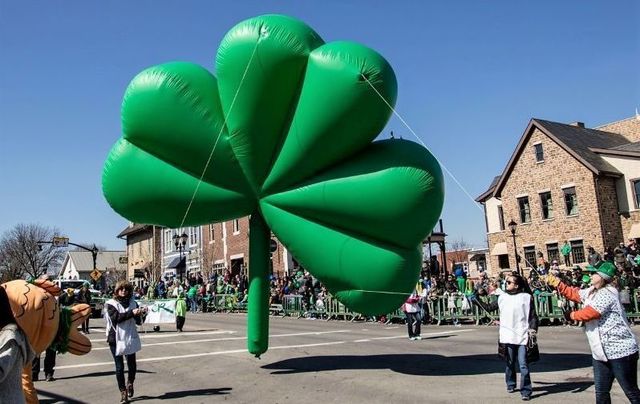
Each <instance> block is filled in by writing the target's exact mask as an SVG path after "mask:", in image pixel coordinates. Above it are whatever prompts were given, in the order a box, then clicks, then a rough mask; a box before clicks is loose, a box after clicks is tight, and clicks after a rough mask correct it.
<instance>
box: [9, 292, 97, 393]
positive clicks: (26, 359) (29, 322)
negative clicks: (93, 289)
mask: <svg viewBox="0 0 640 404" xmlns="http://www.w3.org/2000/svg"><path fill="white" fill-rule="evenodd" d="M0 288H2V289H3V290H2V291H1V292H0V310H2V313H0V314H2V316H1V320H0V325H2V328H1V331H0V366H1V368H0V374H1V375H3V379H0V402H2V403H5V402H7V403H12V404H14V403H24V402H26V403H38V394H37V392H36V390H35V387H34V386H33V381H32V378H31V377H32V375H31V373H32V370H31V360H32V359H33V358H34V357H35V355H39V354H40V353H42V352H43V351H44V350H46V349H47V348H48V347H51V348H52V349H55V350H56V351H57V352H58V353H66V352H69V353H72V354H74V355H85V354H87V353H88V352H89V351H91V342H90V341H89V339H87V337H86V336H84V335H82V334H80V333H79V332H78V326H80V325H81V324H82V323H83V322H84V321H85V320H86V319H87V318H88V317H89V315H90V314H91V307H90V306H89V305H88V304H78V305H75V306H73V307H62V306H58V302H57V301H56V299H55V298H56V296H58V295H59V294H60V288H58V287H57V286H56V285H55V284H53V283H52V282H50V281H48V280H36V281H33V282H28V281H25V280H15V281H10V282H7V283H3V284H2V285H0ZM20 373H21V374H22V376H21V382H20V377H19V376H18V375H19V374H20ZM20 383H22V386H21V385H20Z"/></svg>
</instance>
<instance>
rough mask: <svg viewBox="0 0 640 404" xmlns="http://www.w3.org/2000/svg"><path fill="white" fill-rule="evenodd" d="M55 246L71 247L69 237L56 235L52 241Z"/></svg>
mask: <svg viewBox="0 0 640 404" xmlns="http://www.w3.org/2000/svg"><path fill="white" fill-rule="evenodd" d="M51 244H53V246H54V247H63V248H66V247H69V237H54V238H53V241H52V242H51Z"/></svg>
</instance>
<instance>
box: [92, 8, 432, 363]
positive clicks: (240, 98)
mask: <svg viewBox="0 0 640 404" xmlns="http://www.w3.org/2000/svg"><path fill="white" fill-rule="evenodd" d="M216 70H217V76H218V78H217V79H216V77H214V76H213V75H212V74H211V73H209V72H208V71H207V70H205V69H204V68H202V67H200V66H197V65H194V64H190V63H182V62H176V63H166V64H162V65H158V66H154V67H151V68H149V69H147V70H144V71H143V72H142V73H140V74H138V75H137V76H136V77H135V78H134V79H133V81H132V82H131V84H130V85H129V87H128V88H127V91H126V93H125V96H124V101H123V103H122V131H123V136H122V138H120V139H119V140H118V142H117V143H116V144H115V146H114V147H113V149H112V150H111V152H110V154H109V157H108V158H107V161H106V163H105V167H104V173H103V179H102V183H103V191H104V195H105V197H106V199H107V201H108V202H109V204H110V205H111V206H112V207H113V209H114V210H115V211H116V212H118V213H119V214H121V215H122V216H124V217H126V218H127V219H129V220H131V221H134V222H138V223H149V224H158V225H162V226H167V227H179V226H181V225H185V226H187V225H189V226H192V225H200V224H205V223H211V222H219V221H223V220H229V219H233V218H238V217H241V216H246V215H250V216H251V219H250V256H249V277H250V286H249V306H248V309H249V316H248V317H249V319H248V327H249V332H248V336H249V338H248V347H249V351H250V352H252V353H254V354H256V355H259V354H261V353H263V352H265V351H266V349H267V341H268V320H269V312H268V294H269V289H268V288H269V286H268V276H267V275H268V269H269V239H270V230H271V231H273V232H274V233H275V234H276V236H277V237H278V238H279V239H280V241H281V242H282V243H283V244H284V245H285V246H286V247H287V248H288V249H289V251H290V252H291V253H292V254H293V256H294V257H296V259H297V260H298V261H299V262H300V263H302V265H303V266H304V267H305V268H306V269H308V270H309V271H310V272H311V273H312V274H314V275H315V276H316V277H318V278H319V279H320V280H321V281H322V282H323V283H324V284H325V285H326V286H327V287H328V289H329V290H330V291H331V292H332V293H333V295H334V296H335V297H337V298H338V299H339V300H340V301H341V302H343V303H344V304H345V305H346V306H348V307H349V308H351V309H353V310H355V311H358V312H361V313H365V314H380V313H386V312H389V311H391V310H394V309H396V308H397V307H399V306H400V305H401V304H402V302H403V301H404V299H405V298H406V296H407V294H408V293H410V292H411V290H412V288H413V286H414V284H415V281H416V279H417V276H418V273H419V270H420V266H421V265H420V263H421V250H420V246H421V242H422V240H423V239H424V238H425V237H426V235H427V234H428V233H429V232H430V231H431V229H432V228H433V226H434V225H435V222H436V221H437V219H438V217H439V216H440V213H441V210H442V204H443V199H444V185H443V179H442V172H441V170H440V166H439V165H438V163H437V161H436V159H435V158H434V157H433V156H432V155H431V154H430V153H429V152H428V151H427V150H426V149H424V148H423V147H421V146H419V145H417V144H415V143H412V142H408V141H404V140H393V139H391V140H383V141H377V142H372V141H373V140H374V138H375V137H376V136H377V135H378V134H379V133H380V131H381V130H382V129H383V128H384V126H385V124H386V122H387V120H388V118H389V116H390V114H391V110H390V105H394V104H395V99H396V79H395V75H394V73H393V70H392V69H391V66H389V64H388V63H387V61H386V60H384V59H383V58H382V57H381V56H380V55H379V54H378V53H376V52H374V51H373V50H371V49H368V48H366V47H364V46H362V45H359V44H357V43H353V42H331V43H327V44H325V43H323V41H322V39H321V38H320V37H319V36H318V34H316V33H315V32H314V31H313V30H312V29H311V28H310V27H308V26H307V25H305V24H304V23H302V22H301V21H298V20H295V19H293V18H289V17H285V16H281V15H265V16H261V17H256V18H252V19H250V20H247V21H244V22H242V23H240V24H238V25H237V26H236V27H234V28H233V29H232V30H231V31H229V33H228V34H227V35H226V36H225V38H224V39H223V41H222V44H221V45H220V47H219V49H218V54H217V58H216ZM212 151H213V153H212ZM205 167H206V169H205Z"/></svg>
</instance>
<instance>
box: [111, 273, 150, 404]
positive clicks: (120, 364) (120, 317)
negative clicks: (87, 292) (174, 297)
mask: <svg viewBox="0 0 640 404" xmlns="http://www.w3.org/2000/svg"><path fill="white" fill-rule="evenodd" d="M105 309H106V315H105V320H106V322H107V343H108V344H109V348H110V349H111V355H112V356H113V360H114V362H115V364H116V380H117V381H118V388H119V389H120V397H121V400H120V402H121V403H128V402H129V397H132V396H133V382H134V381H135V378H136V370H137V369H136V368H137V365H136V352H138V351H139V350H140V348H141V344H140V337H139V336H138V330H137V328H136V323H140V322H141V316H142V314H143V313H144V311H145V309H144V308H142V309H141V308H139V307H138V303H136V301H135V300H134V298H133V287H132V285H131V284H130V283H129V282H127V281H118V283H116V287H115V291H114V298H113V299H111V300H108V301H107V302H106V304H105ZM125 357H126V358H127V368H128V377H127V379H128V382H127V384H126V385H125V384H124V358H125Z"/></svg>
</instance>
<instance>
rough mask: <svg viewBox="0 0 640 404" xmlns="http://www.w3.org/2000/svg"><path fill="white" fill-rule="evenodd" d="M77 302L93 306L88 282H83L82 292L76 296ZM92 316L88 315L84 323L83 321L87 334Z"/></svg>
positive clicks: (83, 328)
mask: <svg viewBox="0 0 640 404" xmlns="http://www.w3.org/2000/svg"><path fill="white" fill-rule="evenodd" d="M76 303H84V304H88V305H89V306H91V292H90V291H89V284H88V283H87V282H85V283H83V284H82V287H81V288H80V292H79V293H78V296H77V297H76ZM90 317H91V316H89V317H87V319H86V320H85V321H84V323H82V332H83V333H85V334H89V318H90Z"/></svg>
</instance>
